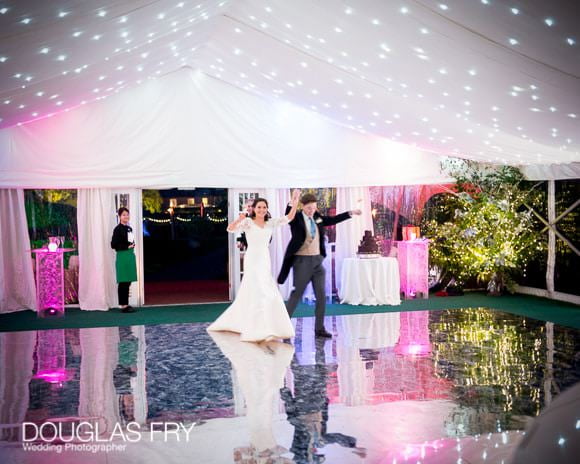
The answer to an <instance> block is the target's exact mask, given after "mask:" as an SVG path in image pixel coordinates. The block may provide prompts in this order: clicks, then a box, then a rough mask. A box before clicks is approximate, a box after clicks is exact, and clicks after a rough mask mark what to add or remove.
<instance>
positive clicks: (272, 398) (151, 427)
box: [0, 308, 580, 464]
mask: <svg viewBox="0 0 580 464" xmlns="http://www.w3.org/2000/svg"><path fill="white" fill-rule="evenodd" d="M293 323H294V324H295V328H296V334H297V336H296V338H295V339H292V341H291V343H290V344H288V343H281V342H270V343H264V344H253V343H246V342H240V341H239V339H238V336H237V335H235V334H227V333H218V334H215V333H214V334H212V335H210V334H208V333H207V332H206V327H207V324H168V325H155V326H132V327H110V328H93V329H63V330H45V331H37V332H36V331H30V332H12V333H0V440H1V441H0V462H10V463H13V462H14V463H16V462H22V463H36V462H38V463H40V462H42V463H51V462H55V463H56V462H58V463H59V464H61V463H69V462H70V463H73V462H74V463H79V462H87V463H89V462H90V463H133V462H135V463H137V462H139V463H159V462H167V463H186V462H187V463H191V462H194V463H197V462H199V463H227V462H236V463H238V462H239V463H242V462H243V463H260V462H263V463H292V462H296V463H310V462H315V463H318V462H327V463H363V462H364V463H389V464H391V463H406V462H409V463H411V462H412V463H417V462H422V463H429V462H431V463H444V462H501V460H502V459H504V458H505V456H507V454H508V451H509V450H510V449H511V448H513V447H514V446H516V445H517V443H518V442H519V440H521V438H522V435H523V434H522V433H521V432H519V431H521V430H523V429H524V428H525V426H526V424H527V422H528V421H529V420H530V418H533V417H535V416H537V415H538V414H539V412H540V411H541V410H542V409H543V408H544V407H545V406H546V405H548V404H549V403H550V402H551V401H552V400H553V399H554V398H555V397H556V396H557V395H558V394H559V393H560V392H562V391H563V390H565V389H567V388H569V387H570V386H572V385H574V384H575V383H577V382H579V381H580V331H579V330H576V329H572V328H568V327H563V326H558V325H555V324H553V323H551V322H543V321H538V320H534V319H527V318H523V317H521V316H515V315H512V314H507V313H501V312H497V311H492V310H487V309H483V308H479V309H466V310H450V311H432V312H429V311H414V312H402V313H383V314H364V315H348V316H336V317H328V318H327V320H326V326H327V329H328V330H330V331H332V332H333V333H334V334H335V336H334V337H333V338H332V339H330V340H319V339H315V338H314V337H313V324H314V319H313V318H300V319H294V320H293ZM25 422H26V423H28V424H27V425H26V427H24V428H23V427H22V424H23V423H25ZM47 423H50V424H53V425H51V426H50V427H49V426H45V427H44V428H43V427H41V426H42V425H43V424H47ZM82 423H84V424H82ZM79 424H80V425H79ZM23 434H24V435H23ZM35 434H36V436H35ZM34 438H36V440H34ZM576 438H578V437H576ZM23 440H25V441H26V443H23ZM25 445H32V446H29V447H28V448H27V449H25ZM43 445H45V446H44V447H43ZM73 445H74V446H73ZM88 445H91V446H93V445H94V446H98V448H90V447H89V446H88ZM112 445H115V446H116V447H112V448H109V449H105V448H104V447H105V446H110V447H111V446H112ZM35 446H36V447H35ZM59 446H61V448H60V450H59ZM67 446H68V448H67ZM458 459H460V461H457V460H458ZM461 459H462V460H463V461H461Z"/></svg>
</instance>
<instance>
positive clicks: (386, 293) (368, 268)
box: [339, 258, 401, 306]
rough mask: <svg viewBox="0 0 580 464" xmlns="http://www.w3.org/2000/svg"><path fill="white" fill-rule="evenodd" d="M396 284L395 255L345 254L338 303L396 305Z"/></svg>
mask: <svg viewBox="0 0 580 464" xmlns="http://www.w3.org/2000/svg"><path fill="white" fill-rule="evenodd" d="M400 288H401V283H400V278H399V264H398V262H397V259H396V258H368V259H362V258H345V259H344V261H343V267H342V286H341V287H340V291H339V296H340V300H341V303H347V304H353V305H370V306H374V305H399V304H401V296H400Z"/></svg>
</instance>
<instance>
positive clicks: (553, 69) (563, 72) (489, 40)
mask: <svg viewBox="0 0 580 464" xmlns="http://www.w3.org/2000/svg"><path fill="white" fill-rule="evenodd" d="M407 1H412V2H413V3H415V4H416V5H417V6H419V7H422V8H423V9H425V10H427V11H429V12H431V13H432V14H434V15H437V16H439V17H440V18H442V19H444V20H445V21H447V22H449V23H452V24H454V25H455V26H456V27H458V28H459V29H462V30H464V31H466V32H469V33H471V34H473V35H476V36H477V37H479V38H481V39H483V40H485V41H487V42H489V43H490V44H493V45H495V46H497V47H500V48H502V49H504V50H505V51H508V52H510V53H512V54H514V55H519V56H520V57H522V58H525V59H527V60H530V61H532V62H534V63H536V64H539V65H541V66H544V67H546V68H548V69H551V70H552V71H556V72H558V73H560V74H563V75H565V76H568V77H572V78H573V79H576V80H580V76H579V75H576V74H573V73H570V72H568V71H564V70H563V69H560V68H557V67H555V66H552V65H551V64H548V63H545V62H543V61H540V60H537V59H536V58H533V57H531V56H529V55H526V54H525V53H522V52H520V51H518V50H516V49H514V48H513V47H509V46H508V45H505V44H503V43H501V42H498V41H496V40H493V39H492V38H490V37H488V36H486V35H484V34H482V33H481V32H478V31H476V30H475V29H472V28H470V27H467V26H464V25H463V24H461V23H458V22H457V21H455V20H453V19H451V18H449V17H447V16H445V15H443V14H441V13H439V11H437V10H435V9H433V8H431V7H430V6H428V5H425V4H423V3H421V2H420V1H419V0H407Z"/></svg>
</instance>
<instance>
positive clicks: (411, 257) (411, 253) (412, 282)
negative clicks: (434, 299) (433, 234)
mask: <svg viewBox="0 0 580 464" xmlns="http://www.w3.org/2000/svg"><path fill="white" fill-rule="evenodd" d="M397 249H398V258H399V273H400V274H401V292H402V293H403V294H404V295H405V298H407V299H408V298H416V297H419V296H420V297H422V298H428V297H429V280H428V277H429V241H428V240H408V241H403V242H397Z"/></svg>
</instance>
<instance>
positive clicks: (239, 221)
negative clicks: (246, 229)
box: [227, 213, 247, 232]
mask: <svg viewBox="0 0 580 464" xmlns="http://www.w3.org/2000/svg"><path fill="white" fill-rule="evenodd" d="M246 218H247V216H246V215H245V214H244V213H241V214H240V216H239V217H238V219H236V220H235V221H234V222H230V223H229V224H228V228H227V231H228V232H236V231H238V230H239V228H240V226H241V225H242V223H243V222H244V220H245V219H246Z"/></svg>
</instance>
